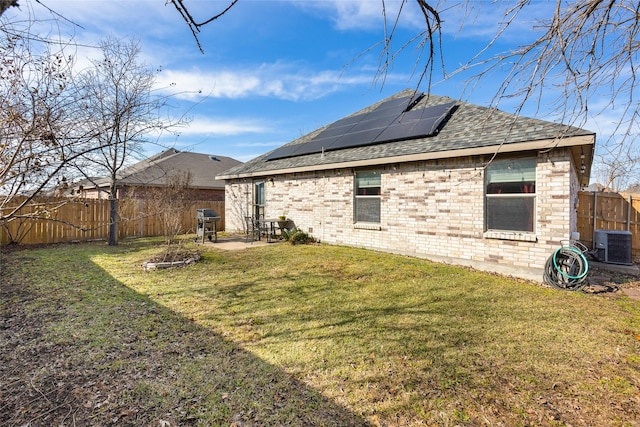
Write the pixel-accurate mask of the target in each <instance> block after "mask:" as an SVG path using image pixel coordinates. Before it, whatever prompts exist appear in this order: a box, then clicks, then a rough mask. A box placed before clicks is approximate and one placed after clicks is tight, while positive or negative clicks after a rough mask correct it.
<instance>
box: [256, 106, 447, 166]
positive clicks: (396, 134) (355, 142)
mask: <svg viewBox="0 0 640 427" xmlns="http://www.w3.org/2000/svg"><path fill="white" fill-rule="evenodd" d="M422 96H424V94H416V95H414V96H406V97H403V98H397V99H392V100H390V101H386V102H383V103H382V104H380V105H379V106H378V107H377V108H376V109H375V110H372V111H370V112H368V113H363V114H358V115H355V116H351V117H346V118H344V119H341V120H338V121H337V122H335V123H333V124H331V125H330V126H329V127H327V128H326V129H325V130H323V131H322V132H320V133H319V134H318V135H316V136H315V137H314V138H313V139H311V140H309V141H308V142H306V143H304V144H294V145H288V146H283V147H280V148H278V149H276V150H274V151H273V152H272V153H271V154H269V155H268V156H267V157H265V160H276V159H284V158H287V157H297V156H303V155H306V154H314V153H322V152H325V151H333V150H341V149H345V148H352V147H360V146H364V145H374V144H381V143H384V142H392V141H399V140H404V139H415V138H423V137H428V136H432V135H434V134H435V133H437V131H438V129H439V127H440V125H441V124H442V122H443V120H444V119H445V118H446V117H447V116H448V115H449V114H450V113H451V111H452V109H453V107H454V106H455V102H449V103H446V104H440V105H436V106H434V107H428V108H424V109H419V110H411V108H412V107H413V106H415V104H416V103H417V102H418V101H419V100H420V98H422Z"/></svg>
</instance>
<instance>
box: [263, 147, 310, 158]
mask: <svg viewBox="0 0 640 427" xmlns="http://www.w3.org/2000/svg"><path fill="white" fill-rule="evenodd" d="M298 145H304V144H296V145H284V146H282V147H280V148H276V149H275V150H273V151H272V152H271V153H270V154H268V155H267V156H266V157H265V158H264V160H265V161H267V160H275V159H283V158H285V157H292V156H293V153H294V152H295V151H296V150H297V149H298V148H299V147H298Z"/></svg>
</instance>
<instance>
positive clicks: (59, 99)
mask: <svg viewBox="0 0 640 427" xmlns="http://www.w3.org/2000/svg"><path fill="white" fill-rule="evenodd" d="M3 30H8V28H7V27H6V26H3ZM3 33H4V36H5V37H3V38H2V39H0V122H1V123H2V126H0V225H3V224H6V223H8V222H10V221H13V220H16V219H25V218H27V217H29V218H33V217H40V218H42V217H44V218H46V217H48V216H50V215H49V213H50V212H49V211H50V209H48V208H46V207H45V206H44V205H42V206H41V207H40V208H39V209H35V210H32V212H31V213H29V214H24V213H21V210H22V208H24V207H25V206H27V205H28V204H29V203H31V201H32V200H33V198H34V196H36V195H39V194H43V193H48V192H51V191H53V189H55V188H56V187H58V186H59V185H60V184H61V183H64V182H65V181H66V180H67V178H68V173H69V172H70V168H71V167H72V165H73V164H74V162H75V161H77V160H78V159H79V158H81V157H82V156H84V155H85V154H87V153H89V152H91V151H92V150H94V149H96V145H94V144H93V141H92V137H93V136H94V130H93V129H90V128H87V127H83V126H76V125H75V124H76V123H77V122H78V108H77V107H78V102H77V101H78V93H77V92H76V91H75V90H74V87H73V78H72V73H71V67H72V65H73V61H72V58H70V57H68V56H65V55H64V54H63V53H62V51H60V50H58V51H52V50H51V46H49V45H44V49H41V51H38V49H36V48H35V47H34V44H32V43H31V40H30V39H28V38H25V37H22V36H20V35H19V33H20V31H15V32H14V31H4V32H3ZM37 46H38V47H39V48H42V47H43V46H42V45H37Z"/></svg>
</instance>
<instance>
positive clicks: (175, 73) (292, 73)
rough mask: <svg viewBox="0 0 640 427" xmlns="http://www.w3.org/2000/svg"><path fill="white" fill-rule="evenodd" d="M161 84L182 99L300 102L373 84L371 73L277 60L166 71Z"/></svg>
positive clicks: (162, 75) (158, 82)
mask: <svg viewBox="0 0 640 427" xmlns="http://www.w3.org/2000/svg"><path fill="white" fill-rule="evenodd" d="M390 78H399V77H398V76H392V77H390ZM404 78H405V79H406V77H404ZM157 84H158V85H157V86H158V88H164V89H166V90H167V91H171V92H172V93H175V94H176V96H177V97H178V98H182V99H191V100H194V99H200V98H202V97H212V98H228V99H238V98H247V97H252V96H261V97H273V98H278V99H284V100H290V101H299V100H313V99H319V98H322V97H323V96H325V95H327V94H328V93H332V92H336V91H338V90H340V89H341V88H343V87H345V86H352V85H370V84H371V74H370V73H365V74H361V75H359V74H356V75H346V74H343V73H342V71H336V70H324V71H309V70H304V69H302V67H300V66H298V65H297V64H288V65H287V64H282V63H276V64H262V65H260V66H257V67H253V68H244V69H221V70H207V71H203V70H199V69H192V70H165V71H162V72H161V73H160V74H159V75H158V80H157Z"/></svg>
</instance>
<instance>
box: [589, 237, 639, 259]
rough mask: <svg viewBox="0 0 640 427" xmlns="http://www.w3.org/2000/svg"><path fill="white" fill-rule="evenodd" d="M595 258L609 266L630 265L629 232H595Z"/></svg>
mask: <svg viewBox="0 0 640 427" xmlns="http://www.w3.org/2000/svg"><path fill="white" fill-rule="evenodd" d="M594 243H595V257H596V259H597V260H598V261H601V262H606V263H610V264H627V265H630V264H632V261H631V232H629V231H616V230H596V232H595V236H594Z"/></svg>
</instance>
